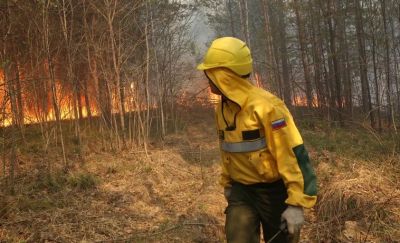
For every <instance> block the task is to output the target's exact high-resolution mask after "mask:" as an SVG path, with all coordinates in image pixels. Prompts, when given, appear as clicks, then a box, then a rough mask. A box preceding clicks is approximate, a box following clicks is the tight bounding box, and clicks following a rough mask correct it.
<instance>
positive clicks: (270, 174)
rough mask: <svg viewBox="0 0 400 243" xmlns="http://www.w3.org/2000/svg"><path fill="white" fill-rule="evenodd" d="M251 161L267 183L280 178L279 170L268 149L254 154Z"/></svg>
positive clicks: (251, 155)
mask: <svg viewBox="0 0 400 243" xmlns="http://www.w3.org/2000/svg"><path fill="white" fill-rule="evenodd" d="M250 161H251V163H252V165H253V166H254V168H255V169H256V170H257V172H258V174H260V175H261V176H262V177H263V178H264V179H265V180H266V181H275V180H276V179H278V178H279V174H278V169H277V166H276V164H275V161H274V159H273V157H272V155H271V154H270V153H269V151H268V150H267V149H263V150H259V151H256V152H252V153H251V154H250Z"/></svg>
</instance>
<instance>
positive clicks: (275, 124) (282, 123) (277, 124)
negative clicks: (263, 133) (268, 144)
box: [272, 118, 287, 131]
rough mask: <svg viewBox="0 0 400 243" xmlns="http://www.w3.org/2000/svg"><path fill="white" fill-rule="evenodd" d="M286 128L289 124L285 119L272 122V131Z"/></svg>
mask: <svg viewBox="0 0 400 243" xmlns="http://www.w3.org/2000/svg"><path fill="white" fill-rule="evenodd" d="M286 126H287V124H286V121H285V118H282V119H279V120H276V121H273V122H272V130H273V131H275V130H279V129H281V128H283V127H286Z"/></svg>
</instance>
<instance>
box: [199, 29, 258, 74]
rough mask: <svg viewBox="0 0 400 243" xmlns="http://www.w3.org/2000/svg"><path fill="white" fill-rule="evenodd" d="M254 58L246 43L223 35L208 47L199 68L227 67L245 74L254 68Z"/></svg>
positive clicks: (237, 72)
mask: <svg viewBox="0 0 400 243" xmlns="http://www.w3.org/2000/svg"><path fill="white" fill-rule="evenodd" d="M252 63H253V60H252V59H251V53H250V49H249V48H248V47H247V45H246V43H244V42H243V41H241V40H239V39H237V38H234V37H222V38H218V39H216V40H214V41H213V42H212V44H211V46H210V48H208V51H207V53H206V55H205V57H204V60H203V62H202V63H200V64H199V65H198V66H197V69H198V70H207V69H211V68H216V67H226V68H229V69H230V70H232V71H233V72H235V73H236V74H238V75H240V76H243V75H247V74H249V73H251V71H252V70H253V66H252Z"/></svg>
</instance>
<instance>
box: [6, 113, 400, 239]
mask: <svg viewBox="0 0 400 243" xmlns="http://www.w3.org/2000/svg"><path fill="white" fill-rule="evenodd" d="M191 119H193V120H191V123H190V125H188V126H186V128H185V130H184V131H182V132H181V133H179V134H174V135H169V136H167V137H166V138H165V139H164V140H163V141H162V142H161V141H157V142H155V143H153V145H152V147H151V148H150V150H149V154H148V155H146V154H145V153H144V151H122V152H120V153H114V154H113V153H110V152H100V151H97V152H96V150H95V149H87V151H86V153H85V162H84V163H81V162H76V163H75V167H74V168H73V170H71V172H69V173H68V174H64V173H59V172H58V171H59V170H60V169H61V167H62V166H58V165H57V163H55V162H53V161H56V160H57V159H59V158H56V157H54V154H55V153H49V156H47V157H43V156H39V153H36V152H32V154H26V153H25V152H24V151H21V154H20V155H19V158H20V164H19V165H18V173H17V175H18V176H17V185H18V186H17V188H16V195H15V196H5V195H2V194H0V242H223V241H224V233H223V228H224V226H223V225H224V218H225V216H224V214H223V211H224V209H225V206H226V202H225V200H224V197H223V194H222V190H221V188H220V186H219V185H218V184H217V180H218V176H219V164H218V161H219V152H218V149H217V147H218V145H217V141H216V139H215V138H216V134H215V129H214V126H213V125H210V124H213V120H212V116H210V118H207V121H204V114H198V113H194V114H193V116H191ZM193 121H194V122H193ZM188 124H189V123H188ZM304 134H305V135H306V136H305V141H309V144H308V145H312V147H313V149H311V157H312V158H313V159H314V160H316V161H317V162H318V163H317V165H316V168H317V175H318V178H319V188H320V192H319V201H318V204H317V206H316V207H315V208H314V209H311V210H306V220H307V223H306V224H305V227H304V230H303V234H302V242H396V240H397V239H400V233H399V229H400V225H399V222H400V212H399V208H400V205H399V201H400V200H399V199H400V198H399V185H400V182H399V175H400V170H399V169H398V168H399V164H400V162H399V158H398V157H396V155H395V153H394V154H389V155H388V154H387V153H382V154H381V155H379V154H378V152H377V151H385V149H382V148H379V147H377V148H376V149H375V150H373V149H374V148H375V147H374V146H375V145H369V146H370V147H368V149H371V150H370V151H373V152H371V153H372V154H371V156H359V155H360V154H361V153H362V151H361V149H360V147H359V146H358V145H357V144H355V145H354V143H353V142H351V144H352V145H351V146H347V145H346V143H345V142H346V139H342V136H344V134H347V132H346V131H344V130H343V131H338V132H336V133H332V134H333V135H332V134H331V135H329V136H328V135H326V134H322V133H321V131H318V132H316V131H315V130H307V131H304ZM307 136H309V137H307ZM350 136H351V139H348V140H349V141H354V140H356V141H358V142H357V143H359V144H363V143H364V142H365V139H366V138H365V135H363V136H359V135H358V134H350ZM328 137H329V138H330V139H331V138H333V139H334V140H329V139H328ZM339 143H340V144H339ZM379 144H381V143H379ZM95 147H96V146H95ZM309 147H311V146H309ZM346 149H348V150H346ZM366 157H370V159H369V160H368V159H366ZM47 164H51V165H52V167H51V173H50V175H51V176H43V175H45V174H46V173H45V172H46V171H47V167H46V166H43V165H47Z"/></svg>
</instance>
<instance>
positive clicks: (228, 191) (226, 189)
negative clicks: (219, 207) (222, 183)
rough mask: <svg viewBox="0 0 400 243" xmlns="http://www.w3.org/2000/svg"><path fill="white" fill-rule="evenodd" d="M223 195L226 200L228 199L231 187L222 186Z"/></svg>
mask: <svg viewBox="0 0 400 243" xmlns="http://www.w3.org/2000/svg"><path fill="white" fill-rule="evenodd" d="M224 196H225V199H226V201H228V199H229V197H230V196H231V187H225V188H224Z"/></svg>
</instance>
